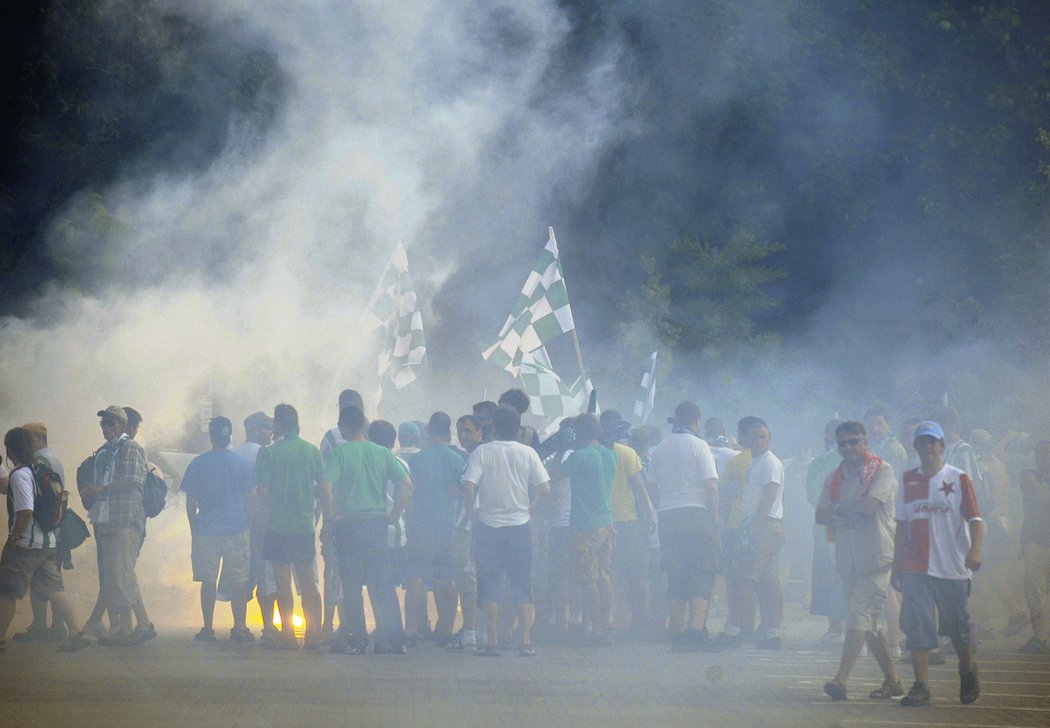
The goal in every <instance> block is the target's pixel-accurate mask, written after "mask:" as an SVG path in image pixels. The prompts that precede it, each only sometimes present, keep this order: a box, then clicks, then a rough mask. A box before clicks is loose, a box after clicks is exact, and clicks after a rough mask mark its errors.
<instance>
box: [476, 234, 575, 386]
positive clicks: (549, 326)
mask: <svg viewBox="0 0 1050 728" xmlns="http://www.w3.org/2000/svg"><path fill="white" fill-rule="evenodd" d="M547 231H548V233H549V235H550V239H549V240H548V241H547V245H546V246H545V247H544V248H543V253H542V254H541V255H540V259H539V260H538V261H537V262H536V265H535V266H533V268H532V272H531V273H529V277H528V278H527V279H526V280H525V285H524V286H523V287H522V289H521V294H520V295H519V296H518V300H517V301H516V302H515V303H514V308H512V309H511V312H510V316H508V317H507V322H506V323H505V324H503V329H502V330H501V331H500V333H499V341H497V342H496V343H495V344H493V345H492V346H491V347H489V348H488V349H486V350H485V351H484V352H483V353H482V356H483V357H484V358H485V359H486V360H487V361H492V362H495V363H496V364H499V365H500V366H501V367H503V368H504V369H506V370H507V371H508V372H510V373H511V374H514V375H517V373H518V367H519V365H520V364H521V361H522V355H523V354H527V353H530V352H533V351H536V349H538V348H540V347H541V346H543V345H544V344H546V343H547V342H548V341H550V340H551V339H553V338H555V337H556V336H559V335H560V334H565V333H568V332H570V331H572V330H573V329H574V328H576V325H575V324H574V323H573V320H572V309H570V308H569V293H568V291H567V290H566V289H565V279H564V278H562V273H561V261H560V260H559V259H558V241H557V240H555V238H554V228H552V227H551V228H547Z"/></svg>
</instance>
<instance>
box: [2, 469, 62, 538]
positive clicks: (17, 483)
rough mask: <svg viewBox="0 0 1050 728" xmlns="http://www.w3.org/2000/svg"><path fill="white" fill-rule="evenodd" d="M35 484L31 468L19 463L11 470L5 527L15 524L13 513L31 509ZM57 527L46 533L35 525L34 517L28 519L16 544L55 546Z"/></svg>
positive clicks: (12, 526)
mask: <svg viewBox="0 0 1050 728" xmlns="http://www.w3.org/2000/svg"><path fill="white" fill-rule="evenodd" d="M35 492H36V484H35V482H34V478H33V469H32V468H30V467H29V466H28V465H20V466H18V467H17V468H15V469H14V470H12V471H11V475H10V476H9V480H8V487H7V514H8V516H7V527H8V530H9V531H10V530H11V529H13V528H14V525H15V514H16V513H19V512H21V511H30V512H32V511H33V503H34V497H35ZM57 538H58V529H55V530H54V531H52V532H51V533H46V532H45V531H44V530H43V529H41V528H40V526H38V525H37V523H36V519H35V518H31V519H30V520H29V528H27V529H25V530H24V531H22V535H21V537H20V538H19V539H18V545H19V546H21V547H22V548H24V549H50V548H54V547H55V542H56V540H57Z"/></svg>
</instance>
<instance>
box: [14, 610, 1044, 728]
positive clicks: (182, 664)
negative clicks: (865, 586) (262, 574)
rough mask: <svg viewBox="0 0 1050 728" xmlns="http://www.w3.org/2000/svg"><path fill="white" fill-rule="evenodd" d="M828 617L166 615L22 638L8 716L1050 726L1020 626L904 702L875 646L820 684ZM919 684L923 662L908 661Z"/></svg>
mask: <svg viewBox="0 0 1050 728" xmlns="http://www.w3.org/2000/svg"><path fill="white" fill-rule="evenodd" d="M819 630H820V624H819V622H818V621H817V620H816V619H814V618H808V617H806V618H803V617H802V616H801V615H798V616H797V617H796V619H795V622H794V626H793V627H789V628H788V629H787V630H786V631H785V636H784V649H783V650H782V651H781V652H778V653H765V652H759V651H756V650H754V649H753V648H750V647H743V648H741V649H738V650H734V651H731V652H724V653H721V654H713V655H704V654H699V655H698V654H692V655H682V654H671V653H670V652H669V651H668V647H667V646H666V645H661V644H644V643H641V642H621V643H618V644H615V645H614V646H613V647H610V648H605V649H596V648H587V649H583V648H576V649H573V648H568V647H562V646H554V645H538V651H539V654H538V656H537V657H535V658H520V657H518V656H517V654H516V653H513V654H505V655H503V656H501V657H499V658H476V657H474V656H473V655H471V654H463V653H449V652H446V651H444V650H439V649H437V648H436V647H434V645H433V644H432V643H425V644H423V645H421V646H420V647H418V648H416V649H414V650H412V651H410V653H409V654H408V655H405V656H392V655H365V656H347V655H331V654H327V653H315V652H305V651H302V650H300V651H298V652H278V651H271V650H264V649H262V648H260V647H259V646H257V645H249V646H242V645H234V644H233V643H230V642H228V641H226V639H225V636H226V635H225V631H224V630H221V631H220V641H219V642H217V643H214V644H200V643H195V642H194V641H193V639H192V636H193V633H194V631H195V630H192V629H189V628H186V627H182V628H178V629H175V628H168V629H163V628H162V629H161V635H160V637H158V638H157V639H156V640H154V641H153V642H150V643H148V644H146V645H143V646H140V647H135V648H117V647H109V648H106V647H98V646H92V647H90V648H87V649H85V650H84V651H82V652H80V653H77V654H74V655H59V654H55V653H54V645H47V644H16V643H12V642H11V641H10V640H8V651H7V654H5V655H0V680H2V682H3V685H4V686H5V687H4V689H3V698H2V702H3V705H2V710H0V725H3V726H70V725H76V726H107V727H112V726H145V725H148V726H180V727H187V726H252V727H253V728H260V727H263V726H300V725H302V726H330V725H331V726H336V725H352V726H358V725H360V726H498V727H499V728H512V727H514V726H522V727H524V726H528V727H530V728H532V727H533V726H567V725H573V726H592V725H593V726H603V727H605V728H608V727H610V726H679V725H681V726H686V725H688V726H698V725H705V726H733V727H734V728H744V727H745V726H840V727H845V726H857V727H863V726H913V725H922V726H931V725H932V726H958V727H959V728H978V727H979V726H1046V725H1050V656H1035V657H1033V656H1026V655H1020V654H1018V653H1017V652H1016V647H1017V644H1019V643H1020V641H1023V640H1018V639H1016V638H1015V639H1013V640H1009V641H1007V640H1000V641H996V642H985V643H983V644H982V645H981V648H980V651H979V654H978V659H977V662H978V665H979V666H980V669H981V677H982V689H983V692H982V695H981V698H980V700H979V701H978V702H977V703H976V704H974V705H970V706H962V705H959V703H958V675H957V671H956V667H955V665H954V659H953V658H951V657H950V658H949V661H948V664H947V665H944V666H941V667H932V668H931V688H932V691H933V695H934V705H932V706H931V707H929V708H914V709H906V708H901V707H900V705H899V703H898V702H896V701H885V702H884V701H874V700H870V699H868V698H867V693H868V692H869V691H870V690H872V689H874V688H875V687H877V686H878V685H879V684H880V682H881V678H880V676H879V672H878V668H877V667H876V665H875V663H874V660H873V659H871V658H870V657H862V658H861V659H860V661H859V662H858V665H857V668H856V669H855V671H854V674H853V677H852V678H851V680H850V684H849V688H850V694H851V699H850V700H849V701H848V702H845V703H832V702H831V701H829V700H828V699H827V698H826V697H825V696H824V695H823V693H822V692H821V687H822V685H823V683H824V681H825V680H827V679H828V678H829V677H830V676H831V675H832V674H833V673H834V671H835V667H836V665H837V660H838V652H837V648H821V647H820V646H819V645H818V643H817V640H816V639H815V636H816V635H817V634H819ZM901 677H902V680H903V681H904V682H905V687H906V688H907V686H908V685H910V681H911V668H910V666H907V665H902V667H901Z"/></svg>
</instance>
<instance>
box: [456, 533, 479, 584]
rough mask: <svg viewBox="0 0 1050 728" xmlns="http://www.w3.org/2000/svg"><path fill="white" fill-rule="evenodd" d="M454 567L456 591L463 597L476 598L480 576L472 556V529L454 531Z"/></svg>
mask: <svg viewBox="0 0 1050 728" xmlns="http://www.w3.org/2000/svg"><path fill="white" fill-rule="evenodd" d="M452 569H453V571H455V581H456V591H457V592H459V595H460V597H461V598H463V599H467V598H470V599H476V598H477V594H478V577H477V574H476V573H475V572H474V562H473V560H472V559H471V558H470V531H467V530H464V529H462V528H456V529H453V531H452Z"/></svg>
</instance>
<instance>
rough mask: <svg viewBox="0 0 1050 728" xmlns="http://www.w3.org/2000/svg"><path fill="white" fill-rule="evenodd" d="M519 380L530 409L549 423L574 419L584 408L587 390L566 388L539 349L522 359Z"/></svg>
mask: <svg viewBox="0 0 1050 728" xmlns="http://www.w3.org/2000/svg"><path fill="white" fill-rule="evenodd" d="M518 376H519V377H520V379H521V384H522V389H524V390H525V393H526V394H527V395H529V405H530V406H529V409H530V410H531V411H532V413H533V414H535V415H539V416H541V417H546V418H549V419H550V418H556V417H575V416H576V415H578V414H580V412H582V411H583V408H584V407H585V406H586V404H587V390H586V388H585V387H579V386H572V387H570V386H568V385H566V384H565V382H563V381H562V379H561V377H559V376H558V374H557V372H555V371H554V369H553V367H552V366H551V362H550V358H549V357H548V356H547V350H546V349H545V348H543V347H542V346H541V347H540V348H539V349H536V350H535V351H531V352H525V353H523V354H522V355H521V360H520V365H519V370H518Z"/></svg>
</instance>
